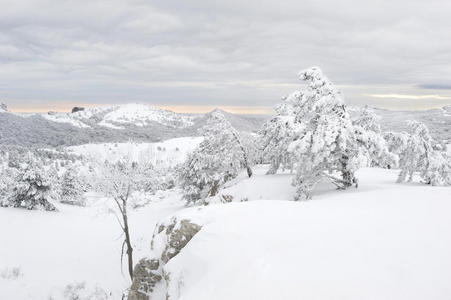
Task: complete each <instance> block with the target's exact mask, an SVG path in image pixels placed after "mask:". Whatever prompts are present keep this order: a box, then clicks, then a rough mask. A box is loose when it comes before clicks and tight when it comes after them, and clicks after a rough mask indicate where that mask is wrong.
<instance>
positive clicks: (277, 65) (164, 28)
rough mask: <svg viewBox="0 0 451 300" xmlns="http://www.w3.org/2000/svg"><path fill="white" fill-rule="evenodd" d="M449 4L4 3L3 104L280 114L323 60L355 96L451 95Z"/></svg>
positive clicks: (425, 102)
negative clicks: (282, 103)
mask: <svg viewBox="0 0 451 300" xmlns="http://www.w3.org/2000/svg"><path fill="white" fill-rule="evenodd" d="M450 15H451V1H445V0H442V1H433V0H432V1H431V0H429V1H415V0H398V1H393V0H389V1H385V0H382V1H381V0H377V1H376V0H374V1H365V0H363V1H356V0H353V1H337V0H329V1H304V0H278V1H268V0H258V1H257V0H255V1H254V0H240V1H235V0H223V1H216V0H177V1H176V0H161V1H160V0H157V1H150V0H147V1H146V0H128V1H125V0H124V1H120V0H88V1H85V0H74V1H72V0H0V102H2V101H3V102H5V103H7V104H8V106H9V107H10V109H12V110H16V111H37V110H43V111H46V110H68V109H70V107H72V106H74V105H108V104H117V103H128V102H139V103H149V104H155V105H160V106H164V107H168V108H172V109H175V110H177V111H205V110H208V109H211V108H212V107H223V108H226V109H229V110H231V111H235V112H251V113H261V112H268V111H270V109H271V107H273V106H274V105H275V104H276V103H277V102H278V101H279V99H280V98H281V97H282V96H283V95H285V94H287V93H289V92H291V91H293V90H295V89H296V88H297V87H298V86H299V83H298V80H297V78H296V74H297V72H298V71H299V70H301V69H303V68H306V67H310V66H319V67H321V68H322V69H323V71H324V73H325V74H326V75H327V76H328V77H329V78H330V79H331V80H332V81H333V82H335V83H336V84H337V85H338V86H339V87H340V88H341V90H342V91H343V93H344V95H345V97H346V101H347V102H348V103H350V104H369V105H371V106H378V107H384V108H390V109H426V108H432V107H441V106H444V105H449V104H451V18H450Z"/></svg>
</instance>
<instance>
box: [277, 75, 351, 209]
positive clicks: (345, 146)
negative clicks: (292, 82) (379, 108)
mask: <svg viewBox="0 0 451 300" xmlns="http://www.w3.org/2000/svg"><path fill="white" fill-rule="evenodd" d="M299 78H300V79H301V80H302V81H306V82H307V86H306V87H305V88H304V89H303V90H300V91H297V92H294V93H292V94H291V95H289V96H288V97H287V98H286V100H285V101H287V102H288V103H291V105H292V107H293V111H294V115H295V118H294V131H295V134H294V140H293V142H291V144H290V146H289V149H288V150H289V151H290V152H291V153H293V155H294V157H295V158H296V161H297V168H296V176H295V179H294V185H295V186H296V187H297V193H296V200H301V199H309V198H310V197H311V190H312V189H313V188H314V186H315V185H316V184H317V183H318V181H320V180H321V179H322V178H328V179H330V180H331V181H332V183H334V184H335V185H336V186H337V187H338V188H340V189H345V188H347V187H350V186H352V185H356V186H357V179H356V177H355V175H354V172H355V171H356V169H357V168H358V162H357V161H356V158H357V157H358V153H359V144H358V142H357V139H356V137H355V134H354V128H353V125H352V122H351V118H350V116H349V114H348V112H347V110H346V106H345V104H344V101H343V97H342V95H341V93H340V92H339V91H338V90H337V89H336V88H335V86H334V85H333V84H332V82H331V81H330V80H329V79H328V78H326V77H325V76H324V75H323V73H322V72H321V70H320V69H319V68H317V67H313V68H310V69H307V70H304V71H301V72H300V73H299Z"/></svg>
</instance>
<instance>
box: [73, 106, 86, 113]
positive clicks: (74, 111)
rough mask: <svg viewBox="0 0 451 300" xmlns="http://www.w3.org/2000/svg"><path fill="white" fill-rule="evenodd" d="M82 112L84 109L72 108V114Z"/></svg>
mask: <svg viewBox="0 0 451 300" xmlns="http://www.w3.org/2000/svg"><path fill="white" fill-rule="evenodd" d="M83 110H85V108H84V107H80V106H75V107H74V108H72V113H76V112H77V111H83Z"/></svg>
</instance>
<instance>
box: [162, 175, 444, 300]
mask: <svg viewBox="0 0 451 300" xmlns="http://www.w3.org/2000/svg"><path fill="white" fill-rule="evenodd" d="M396 173H397V172H394V171H392V170H378V169H364V170H361V171H360V172H359V173H358V176H359V177H360V178H361V184H360V188H359V189H350V190H348V191H343V192H337V191H335V190H333V189H331V188H330V186H326V185H324V184H323V185H321V186H320V187H319V189H317V191H316V192H315V195H314V198H313V200H311V201H306V202H291V201H274V200H286V199H281V197H278V198H274V199H273V200H272V201H270V200H267V201H252V202H245V203H228V204H217V205H211V206H207V207H205V208H203V209H201V210H199V209H197V208H193V209H191V210H185V211H182V212H180V213H179V214H181V216H179V218H188V219H190V220H192V221H193V222H195V223H196V222H198V224H202V225H203V228H202V229H201V231H200V232H199V233H198V234H197V235H196V236H195V237H194V238H193V239H192V240H191V241H190V243H188V245H187V246H186V247H185V248H184V249H183V250H182V251H181V253H180V254H179V255H178V256H176V257H175V258H174V259H172V260H171V261H170V262H169V263H168V264H167V265H166V267H165V270H166V271H168V272H170V273H171V276H172V277H171V282H174V284H171V285H170V292H171V295H173V296H174V299H183V300H190V299H196V300H202V299H216V300H219V299H235V300H237V299H398V300H399V299H449V296H450V295H451V285H450V284H449V282H450V280H451V257H450V256H449V253H450V251H451V219H450V218H449V211H450V209H451V199H450V189H449V188H445V187H441V188H440V187H430V186H425V185H421V184H395V183H394V181H395V179H396ZM257 177H258V176H256V178H255V179H252V178H251V179H249V180H248V181H249V182H251V181H253V182H254V183H255V184H254V186H253V190H254V192H255V193H256V195H255V197H256V198H260V197H261V198H263V199H264V198H267V197H268V196H272V195H271V194H272V192H271V191H270V188H272V189H274V190H277V191H282V190H283V189H282V186H279V185H277V184H273V185H271V186H270V188H269V187H268V186H267V183H266V182H264V181H262V180H260V179H259V178H257ZM285 178H286V179H288V177H285ZM281 183H282V182H281ZM247 185H250V183H248V184H247ZM283 186H286V183H284V184H283ZM291 193H292V195H291V196H294V191H292V192H291ZM284 196H287V195H286V194H285V195H284ZM218 283H220V284H218ZM177 295H180V297H178V296H177ZM171 299H172V298H171Z"/></svg>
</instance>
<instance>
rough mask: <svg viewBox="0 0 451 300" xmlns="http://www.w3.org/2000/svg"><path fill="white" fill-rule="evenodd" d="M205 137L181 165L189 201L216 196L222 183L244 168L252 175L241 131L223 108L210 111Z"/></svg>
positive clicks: (183, 185)
mask: <svg viewBox="0 0 451 300" xmlns="http://www.w3.org/2000/svg"><path fill="white" fill-rule="evenodd" d="M203 134H204V136H205V139H204V140H203V141H202V142H201V143H200V144H199V146H198V147H197V148H196V150H194V152H193V153H191V154H190V155H188V158H187V160H186V162H185V163H184V164H183V166H181V168H180V171H179V172H180V173H179V174H180V180H181V185H182V188H183V192H184V198H185V199H186V201H187V204H190V203H195V202H197V201H199V200H201V199H205V198H206V197H208V196H214V195H216V193H217V192H218V190H219V188H220V186H221V185H222V184H224V183H225V182H227V181H229V180H231V179H233V178H235V177H236V176H237V175H238V171H239V169H240V168H242V167H243V168H246V169H247V173H248V175H249V177H250V176H251V175H252V170H251V169H250V165H249V164H250V163H249V159H248V154H247V151H246V149H245V148H244V146H243V143H242V142H241V138H240V136H239V134H238V132H237V131H236V130H235V129H234V128H233V127H232V125H231V124H230V123H229V122H228V121H227V120H226V118H225V117H224V115H223V114H222V113H221V112H220V111H217V110H216V111H213V112H211V113H210V115H209V118H208V120H207V125H206V126H205V127H204V128H203Z"/></svg>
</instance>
